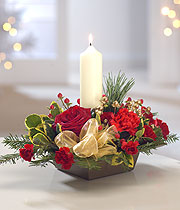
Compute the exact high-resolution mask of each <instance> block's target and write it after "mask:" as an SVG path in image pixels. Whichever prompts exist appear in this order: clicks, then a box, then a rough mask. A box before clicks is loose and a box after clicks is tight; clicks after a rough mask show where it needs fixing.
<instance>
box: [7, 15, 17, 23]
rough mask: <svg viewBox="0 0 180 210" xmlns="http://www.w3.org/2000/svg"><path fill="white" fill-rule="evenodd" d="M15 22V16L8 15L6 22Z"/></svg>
mask: <svg viewBox="0 0 180 210" xmlns="http://www.w3.org/2000/svg"><path fill="white" fill-rule="evenodd" d="M15 22H16V18H15V17H13V16H10V17H9V18H8V23H10V24H12V25H13V24H14V23H15Z"/></svg>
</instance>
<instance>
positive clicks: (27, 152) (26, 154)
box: [19, 144, 34, 162]
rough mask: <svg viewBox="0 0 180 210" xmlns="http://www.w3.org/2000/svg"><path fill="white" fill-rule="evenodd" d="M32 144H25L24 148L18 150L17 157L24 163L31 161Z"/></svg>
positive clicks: (32, 153)
mask: <svg viewBox="0 0 180 210" xmlns="http://www.w3.org/2000/svg"><path fill="white" fill-rule="evenodd" d="M33 147H34V145H33V144H25V145H24V148H22V149H19V155H20V156H21V157H22V158H23V159H24V160H26V161H29V162H30V161H31V159H32V157H33V155H34V152H33Z"/></svg>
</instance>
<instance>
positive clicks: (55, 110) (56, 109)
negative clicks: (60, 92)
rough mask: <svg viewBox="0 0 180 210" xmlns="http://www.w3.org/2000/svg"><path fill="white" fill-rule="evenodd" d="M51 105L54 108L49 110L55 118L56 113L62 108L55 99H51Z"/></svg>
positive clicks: (59, 112) (61, 110)
mask: <svg viewBox="0 0 180 210" xmlns="http://www.w3.org/2000/svg"><path fill="white" fill-rule="evenodd" d="M51 105H53V106H54V109H51V110H50V113H51V114H52V116H53V118H55V117H56V116H57V115H58V114H61V113H62V112H63V109H62V108H61V107H60V106H59V105H58V103H56V102H55V101H53V102H52V103H51Z"/></svg>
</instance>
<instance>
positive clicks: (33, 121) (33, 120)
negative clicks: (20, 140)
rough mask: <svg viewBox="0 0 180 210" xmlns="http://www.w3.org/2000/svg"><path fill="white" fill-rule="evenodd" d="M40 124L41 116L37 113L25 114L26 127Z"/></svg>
mask: <svg viewBox="0 0 180 210" xmlns="http://www.w3.org/2000/svg"><path fill="white" fill-rule="evenodd" d="M41 124H42V120H41V117H40V116H39V115H37V114H31V115H29V116H27V117H26V119H25V126H26V127H27V128H28V129H30V128H36V127H38V126H39V125H41Z"/></svg>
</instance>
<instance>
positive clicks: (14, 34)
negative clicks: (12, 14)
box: [9, 28, 17, 36]
mask: <svg viewBox="0 0 180 210" xmlns="http://www.w3.org/2000/svg"><path fill="white" fill-rule="evenodd" d="M9 34H10V35H11V36H16V35H17V30H16V29H15V28H11V30H10V31H9Z"/></svg>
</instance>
